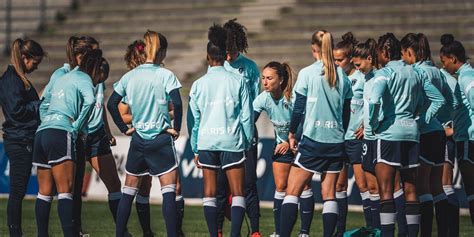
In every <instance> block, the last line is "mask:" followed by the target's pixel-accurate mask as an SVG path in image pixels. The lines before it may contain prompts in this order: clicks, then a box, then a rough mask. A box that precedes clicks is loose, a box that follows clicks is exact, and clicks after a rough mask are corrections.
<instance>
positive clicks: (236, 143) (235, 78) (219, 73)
mask: <svg viewBox="0 0 474 237" xmlns="http://www.w3.org/2000/svg"><path fill="white" fill-rule="evenodd" d="M252 113H253V111H252V109H251V101H250V98H249V92H248V89H247V85H246V84H245V81H244V80H242V78H241V76H239V75H237V74H235V73H232V72H229V71H227V70H226V69H225V68H224V67H223V66H215V67H211V68H209V70H208V72H207V73H206V74H205V75H204V76H202V77H201V78H199V79H198V80H196V81H195V82H194V83H193V85H192V87H191V92H190V94H189V109H188V129H191V130H190V133H189V134H190V135H191V147H192V150H193V152H194V153H195V154H197V152H198V151H200V150H209V151H230V152H238V151H244V150H246V149H247V148H248V147H249V146H250V144H251V141H252V138H253V127H254V121H253V118H252V117H253V116H252Z"/></svg>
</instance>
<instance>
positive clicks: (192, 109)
mask: <svg viewBox="0 0 474 237" xmlns="http://www.w3.org/2000/svg"><path fill="white" fill-rule="evenodd" d="M200 122H201V111H200V110H199V107H198V104H197V98H196V97H195V95H193V88H191V93H190V96H189V108H188V116H187V123H188V133H189V136H191V148H192V150H193V152H194V154H197V153H198V144H197V142H198V135H199V125H200Z"/></svg>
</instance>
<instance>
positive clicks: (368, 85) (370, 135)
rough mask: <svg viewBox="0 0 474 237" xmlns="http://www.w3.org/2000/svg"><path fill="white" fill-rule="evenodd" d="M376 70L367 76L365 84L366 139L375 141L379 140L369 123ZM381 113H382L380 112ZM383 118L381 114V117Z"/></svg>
mask: <svg viewBox="0 0 474 237" xmlns="http://www.w3.org/2000/svg"><path fill="white" fill-rule="evenodd" d="M375 72H376V70H375V69H373V70H372V71H370V72H369V73H367V74H366V75H365V78H364V80H365V82H364V109H363V113H364V139H365V140H372V141H373V140H375V139H377V138H376V136H375V134H374V131H373V130H372V127H371V126H370V122H369V100H370V95H371V93H372V87H373V86H374V81H375V80H374V76H375ZM379 113H382V111H381V110H380V112H379ZM379 117H381V114H380V115H379Z"/></svg>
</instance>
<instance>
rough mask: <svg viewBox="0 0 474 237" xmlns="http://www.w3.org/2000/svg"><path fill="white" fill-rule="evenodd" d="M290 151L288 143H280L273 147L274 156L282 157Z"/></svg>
mask: <svg viewBox="0 0 474 237" xmlns="http://www.w3.org/2000/svg"><path fill="white" fill-rule="evenodd" d="M288 150H290V144H289V143H288V142H282V143H280V144H278V145H277V146H276V147H275V152H274V155H277V154H278V155H284V154H286V153H287V152H288Z"/></svg>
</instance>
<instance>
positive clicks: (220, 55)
mask: <svg viewBox="0 0 474 237" xmlns="http://www.w3.org/2000/svg"><path fill="white" fill-rule="evenodd" d="M207 38H208V39H209V43H207V54H208V55H209V57H210V58H212V59H214V60H216V61H219V62H224V61H225V59H226V54H227V52H226V42H227V32H226V30H225V29H224V28H223V27H222V26H220V25H218V24H214V25H212V26H211V27H210V28H209V32H208V34H207Z"/></svg>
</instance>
